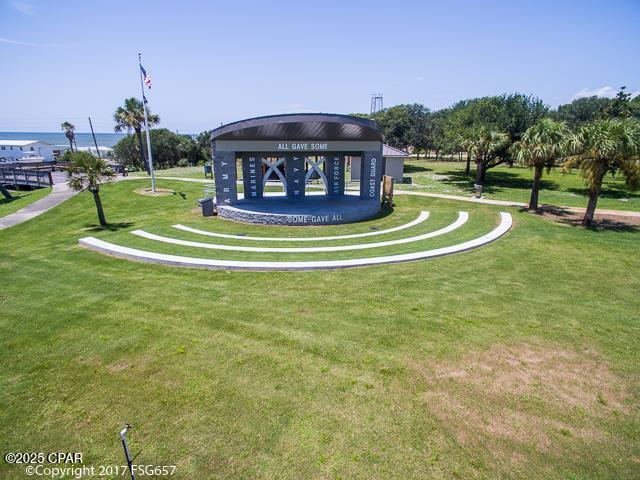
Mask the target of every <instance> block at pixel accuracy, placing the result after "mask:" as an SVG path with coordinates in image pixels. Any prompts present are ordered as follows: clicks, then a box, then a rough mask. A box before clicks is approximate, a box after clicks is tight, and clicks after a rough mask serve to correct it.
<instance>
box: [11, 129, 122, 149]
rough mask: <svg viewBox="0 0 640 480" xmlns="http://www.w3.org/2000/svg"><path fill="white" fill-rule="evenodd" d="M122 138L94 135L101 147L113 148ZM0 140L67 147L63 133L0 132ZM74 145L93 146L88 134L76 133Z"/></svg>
mask: <svg viewBox="0 0 640 480" xmlns="http://www.w3.org/2000/svg"><path fill="white" fill-rule="evenodd" d="M124 137H126V134H123V133H96V140H97V142H98V145H99V146H101V147H113V146H114V145H115V144H116V143H118V141H119V140H120V139H122V138H124ZM0 140H39V141H41V142H46V143H50V144H52V145H69V140H67V137H65V136H64V133H63V132H0ZM76 143H77V144H78V146H79V147H93V146H95V145H94V143H93V137H92V136H91V134H90V133H76Z"/></svg>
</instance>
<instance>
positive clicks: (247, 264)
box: [79, 212, 512, 270]
mask: <svg viewBox="0 0 640 480" xmlns="http://www.w3.org/2000/svg"><path fill="white" fill-rule="evenodd" d="M511 226H512V219H511V215H510V214H509V213H506V212H500V224H499V225H498V226H497V227H496V228H494V229H493V230H492V231H490V232H489V233H487V234H485V235H483V236H481V237H478V238H474V239H473V240H469V241H467V242H464V243H459V244H457V245H451V246H449V247H442V248H436V249H433V250H425V251H422V252H413V253H403V254H400V255H388V256H383V257H366V258H352V259H346V260H315V261H296V262H268V261H243V260H218V259H215V258H194V257H183V256H179V255H165V254H163V253H155V252H148V251H145V250H139V249H137V248H129V247H123V246H120V245H115V244H113V243H109V242H105V241H104V240H99V239H97V238H94V237H85V238H81V239H80V240H79V243H80V245H83V246H85V247H88V248H91V249H93V250H96V251H99V252H103V253H106V254H109V255H114V256H117V257H122V258H127V259H133V260H141V261H146V262H154V263H161V264H164V265H173V266H184V267H200V268H218V269H220V268H222V269H228V270H325V269H332V268H348V267H363V266H367V265H381V264H386V263H398V262H409V261H412V260H420V259H423V258H433V257H439V256H443V255H450V254H452V253H458V252H464V251H466V250H471V249H473V248H478V247H481V246H483V245H486V244H487V243H490V242H493V241H495V240H497V239H498V238H500V237H501V236H503V235H504V234H505V233H507V232H508V231H509V229H510V228H511Z"/></svg>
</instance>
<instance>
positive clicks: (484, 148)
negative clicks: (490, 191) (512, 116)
mask: <svg viewBox="0 0 640 480" xmlns="http://www.w3.org/2000/svg"><path fill="white" fill-rule="evenodd" d="M509 142H510V140H509V135H508V134H506V133H502V132H496V131H493V130H490V129H488V128H479V129H475V130H473V131H472V132H471V133H470V134H469V135H468V136H466V137H465V138H464V140H463V142H462V143H463V146H464V148H465V150H466V151H467V155H470V156H471V157H472V158H473V159H474V160H475V162H476V184H477V185H482V184H484V178H485V172H486V168H488V167H490V166H495V165H497V163H496V161H498V162H499V160H497V159H498V158H499V155H500V154H501V152H502V151H504V149H505V148H506V147H508V146H509Z"/></svg>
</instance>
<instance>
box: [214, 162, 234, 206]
mask: <svg viewBox="0 0 640 480" xmlns="http://www.w3.org/2000/svg"><path fill="white" fill-rule="evenodd" d="M213 175H214V177H215V179H216V204H217V205H231V204H232V203H235V202H237V201H238V186H237V185H236V181H237V174H236V152H215V155H214V157H213Z"/></svg>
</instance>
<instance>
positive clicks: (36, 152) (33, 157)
mask: <svg viewBox="0 0 640 480" xmlns="http://www.w3.org/2000/svg"><path fill="white" fill-rule="evenodd" d="M53 161H54V158H53V145H51V144H50V143H46V142H41V141H39V140H0V163H16V162H53Z"/></svg>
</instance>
